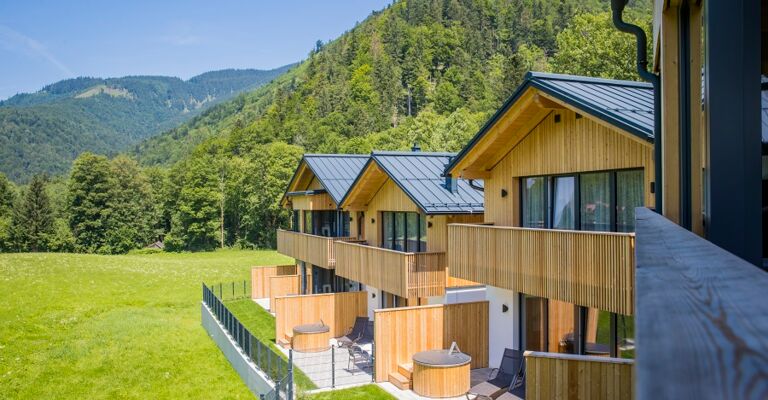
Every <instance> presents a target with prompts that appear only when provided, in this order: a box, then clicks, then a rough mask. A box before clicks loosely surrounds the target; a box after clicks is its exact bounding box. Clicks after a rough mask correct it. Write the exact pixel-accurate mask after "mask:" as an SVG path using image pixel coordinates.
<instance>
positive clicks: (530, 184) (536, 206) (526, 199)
mask: <svg viewBox="0 0 768 400" xmlns="http://www.w3.org/2000/svg"><path fill="white" fill-rule="evenodd" d="M546 184H547V180H546V178H544V177H535V178H525V180H524V181H523V226H524V227H528V228H546V227H547V226H546V215H547V204H546V194H547V187H546Z"/></svg>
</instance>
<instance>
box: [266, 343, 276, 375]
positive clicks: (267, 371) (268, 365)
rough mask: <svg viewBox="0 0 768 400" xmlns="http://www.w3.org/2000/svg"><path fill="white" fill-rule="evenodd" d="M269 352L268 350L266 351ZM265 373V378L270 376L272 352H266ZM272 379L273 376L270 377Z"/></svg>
mask: <svg viewBox="0 0 768 400" xmlns="http://www.w3.org/2000/svg"><path fill="white" fill-rule="evenodd" d="M267 350H269V349H267ZM265 372H266V373H267V376H270V375H269V374H270V372H272V352H271V351H267V370H266V371H265ZM272 378H274V376H272Z"/></svg>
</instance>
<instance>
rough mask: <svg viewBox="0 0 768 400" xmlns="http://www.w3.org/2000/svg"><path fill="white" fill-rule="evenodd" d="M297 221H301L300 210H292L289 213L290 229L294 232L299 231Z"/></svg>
mask: <svg viewBox="0 0 768 400" xmlns="http://www.w3.org/2000/svg"><path fill="white" fill-rule="evenodd" d="M299 221H301V211H299V210H293V213H292V214H291V230H292V231H294V232H299V231H300V229H299V228H300V226H299Z"/></svg>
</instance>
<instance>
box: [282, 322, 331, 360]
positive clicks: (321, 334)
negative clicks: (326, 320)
mask: <svg viewBox="0 0 768 400" xmlns="http://www.w3.org/2000/svg"><path fill="white" fill-rule="evenodd" d="M330 340H331V329H330V328H329V327H328V326H327V325H323V324H304V325H298V326H294V327H293V339H292V341H291V348H293V350H294V351H298V352H302V353H312V352H319V351H325V350H328V348H330V344H329V341H330Z"/></svg>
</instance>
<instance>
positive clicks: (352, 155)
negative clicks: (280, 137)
mask: <svg viewBox="0 0 768 400" xmlns="http://www.w3.org/2000/svg"><path fill="white" fill-rule="evenodd" d="M304 157H343V158H347V157H348V158H367V157H370V156H369V155H368V154H343V153H329V154H323V153H305V154H304Z"/></svg>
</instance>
